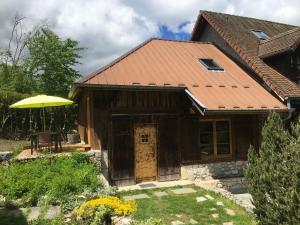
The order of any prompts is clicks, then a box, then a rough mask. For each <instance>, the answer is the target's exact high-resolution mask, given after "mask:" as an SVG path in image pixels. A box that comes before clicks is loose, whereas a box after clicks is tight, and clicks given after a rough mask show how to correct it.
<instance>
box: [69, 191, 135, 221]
mask: <svg viewBox="0 0 300 225" xmlns="http://www.w3.org/2000/svg"><path fill="white" fill-rule="evenodd" d="M99 206H105V207H107V208H110V209H112V210H113V211H114V213H115V215H117V216H122V215H124V216H127V215H130V214H132V213H134V212H135V211H136V209H137V207H136V203H135V201H132V200H120V199H119V198H117V197H114V196H104V197H101V198H97V199H93V200H90V201H87V202H84V203H82V204H81V205H80V206H79V207H78V208H75V209H74V211H73V215H75V216H76V217H84V218H91V217H93V216H94V214H95V210H96V209H97V207H99Z"/></svg>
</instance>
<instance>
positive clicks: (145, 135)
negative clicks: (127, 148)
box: [134, 124, 157, 182]
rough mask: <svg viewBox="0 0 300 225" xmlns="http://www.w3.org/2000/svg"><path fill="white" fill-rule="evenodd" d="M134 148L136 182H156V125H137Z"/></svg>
mask: <svg viewBox="0 0 300 225" xmlns="http://www.w3.org/2000/svg"><path fill="white" fill-rule="evenodd" d="M134 147H135V179H136V181H138V182H139V181H149V180H156V178H157V153H156V150H157V142H156V126H155V125H154V124H137V125H136V126H135V130H134Z"/></svg>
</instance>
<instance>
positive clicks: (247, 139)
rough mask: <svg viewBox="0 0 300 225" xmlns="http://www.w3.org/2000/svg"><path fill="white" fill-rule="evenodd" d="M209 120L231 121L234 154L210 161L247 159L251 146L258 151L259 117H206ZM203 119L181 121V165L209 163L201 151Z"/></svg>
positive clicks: (186, 118) (190, 118) (192, 118)
mask: <svg viewBox="0 0 300 225" xmlns="http://www.w3.org/2000/svg"><path fill="white" fill-rule="evenodd" d="M206 118H207V119H229V120H230V121H231V141H232V143H231V145H232V154H231V156H230V157H226V158H222V157H221V158H215V159H210V161H211V162H214V161H224V160H238V159H247V154H248V149H249V147H250V145H252V146H254V147H255V148H256V149H257V148H258V145H259V140H260V130H261V123H260V121H261V119H260V116H258V115H231V116H229V115H220V116H206ZM201 120H202V119H201V117H195V116H193V117H191V116H188V117H185V118H183V119H182V120H181V128H180V133H181V147H180V148H181V163H183V164H193V163H199V162H207V160H205V159H202V158H201V153H200V151H199V133H198V129H199V122H200V121H201Z"/></svg>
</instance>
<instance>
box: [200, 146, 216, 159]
mask: <svg viewBox="0 0 300 225" xmlns="http://www.w3.org/2000/svg"><path fill="white" fill-rule="evenodd" d="M200 151H201V155H204V156H209V155H213V154H214V150H213V146H212V145H200Z"/></svg>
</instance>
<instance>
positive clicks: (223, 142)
mask: <svg viewBox="0 0 300 225" xmlns="http://www.w3.org/2000/svg"><path fill="white" fill-rule="evenodd" d="M216 132H217V134H216V139H217V140H216V141H217V154H230V133H229V132H230V131H229V122H228V121H217V122H216Z"/></svg>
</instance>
